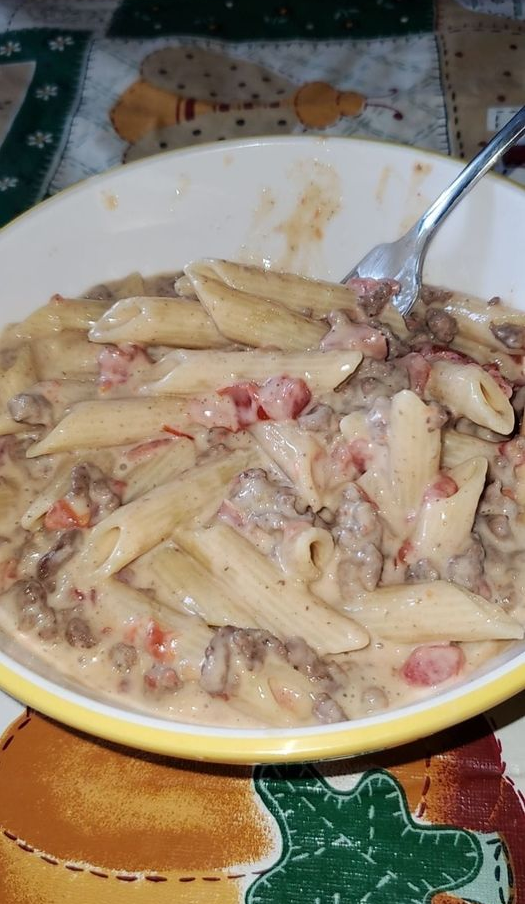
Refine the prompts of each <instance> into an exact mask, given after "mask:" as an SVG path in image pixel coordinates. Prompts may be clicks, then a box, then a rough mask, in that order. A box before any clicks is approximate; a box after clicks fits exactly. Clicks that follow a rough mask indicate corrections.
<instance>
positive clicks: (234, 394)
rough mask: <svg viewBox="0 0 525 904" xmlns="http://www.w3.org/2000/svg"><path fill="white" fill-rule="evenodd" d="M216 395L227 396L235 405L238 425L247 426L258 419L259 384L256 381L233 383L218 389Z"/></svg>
mask: <svg viewBox="0 0 525 904" xmlns="http://www.w3.org/2000/svg"><path fill="white" fill-rule="evenodd" d="M218 395H220V396H227V397H228V398H230V399H231V400H232V402H233V404H234V405H235V408H236V410H237V418H238V421H239V426H240V427H249V426H250V424H255V422H256V421H257V420H259V416H258V412H257V406H258V401H259V386H258V385H257V383H249V382H246V383H233V384H232V386H225V387H224V388H223V389H219V392H218Z"/></svg>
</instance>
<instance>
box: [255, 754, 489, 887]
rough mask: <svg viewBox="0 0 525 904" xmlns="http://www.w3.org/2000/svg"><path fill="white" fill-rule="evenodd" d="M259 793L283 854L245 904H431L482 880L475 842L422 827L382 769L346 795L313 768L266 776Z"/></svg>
mask: <svg viewBox="0 0 525 904" xmlns="http://www.w3.org/2000/svg"><path fill="white" fill-rule="evenodd" d="M255 787H256V789H257V792H258V793H259V795H260V797H261V798H262V800H263V802H264V803H265V805H266V806H267V807H268V809H269V810H270V812H271V813H272V814H273V816H274V817H275V819H276V820H277V823H278V826H279V829H280V832H281V836H282V842H283V847H282V852H281V855H280V857H279V860H278V861H277V863H276V864H275V865H274V866H273V867H272V868H271V870H270V871H269V872H268V873H266V874H265V875H263V876H261V877H259V878H258V879H257V880H256V881H255V883H254V884H253V885H252V886H251V887H250V889H249V890H248V892H247V896H246V904H277V902H285V901H286V902H287V904H296V902H297V904H393V902H396V904H430V902H431V899H432V897H433V896H434V895H435V894H436V893H437V892H439V891H442V892H444V891H452V890H454V889H459V888H461V887H462V886H466V885H467V884H468V883H471V882H472V880H474V879H475V877H476V876H477V875H478V873H479V872H480V869H481V866H482V861H483V856H482V850H481V845H480V843H479V840H478V839H477V837H476V835H474V834H473V833H471V832H467V831H464V830H463V829H455V828H449V827H446V826H426V825H421V824H419V823H416V822H415V821H414V819H413V818H412V816H411V815H410V813H409V810H408V806H407V802H406V798H405V795H404V792H403V790H402V788H401V786H400V785H399V784H398V782H397V781H396V780H395V779H394V778H393V777H392V776H391V775H390V774H389V773H388V772H385V771H383V770H373V771H371V772H367V773H366V774H365V775H364V776H363V777H362V778H361V779H360V781H359V783H358V784H357V786H356V787H355V788H354V789H353V790H351V791H338V790H334V789H333V788H332V787H330V785H329V784H328V783H327V782H326V781H325V780H324V778H322V777H321V776H320V775H319V774H318V773H317V772H316V771H315V770H314V769H313V768H312V767H311V766H302V767H299V768H297V767H262V768H261V769H260V770H259V771H258V773H257V774H256V776H255ZM485 904H492V902H489V901H486V902H485Z"/></svg>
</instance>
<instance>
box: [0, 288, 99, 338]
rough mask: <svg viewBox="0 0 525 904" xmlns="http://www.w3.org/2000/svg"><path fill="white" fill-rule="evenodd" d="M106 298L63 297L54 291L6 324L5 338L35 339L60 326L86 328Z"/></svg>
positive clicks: (48, 333)
mask: <svg viewBox="0 0 525 904" xmlns="http://www.w3.org/2000/svg"><path fill="white" fill-rule="evenodd" d="M108 304H109V302H107V301H95V300H93V299H91V298H64V297H63V296H62V295H53V297H52V298H51V300H50V301H49V302H48V304H47V305H44V306H43V307H41V308H38V309H37V310H36V311H34V312H33V313H32V314H30V315H29V317H26V319H25V320H22V322H21V323H16V324H13V325H12V326H10V327H8V329H7V333H6V334H4V337H5V338H8V339H9V338H17V339H38V338H40V337H43V336H51V335H52V334H53V333H61V332H62V330H88V329H89V328H90V327H91V326H92V325H93V324H94V323H95V322H96V321H97V320H98V319H99V318H100V317H102V314H103V313H104V311H105V310H106V308H107V307H108Z"/></svg>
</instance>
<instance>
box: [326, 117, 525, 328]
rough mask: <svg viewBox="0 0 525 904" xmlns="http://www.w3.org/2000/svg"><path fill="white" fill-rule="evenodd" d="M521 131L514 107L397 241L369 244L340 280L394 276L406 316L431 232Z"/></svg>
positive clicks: (524, 123)
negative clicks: (507, 118) (513, 110)
mask: <svg viewBox="0 0 525 904" xmlns="http://www.w3.org/2000/svg"><path fill="white" fill-rule="evenodd" d="M523 134H525V107H522V108H521V110H518V112H517V113H516V114H515V116H513V117H512V119H511V120H510V121H509V122H508V123H507V125H505V126H503V128H502V129H500V131H499V132H497V133H496V134H495V135H494V137H493V138H492V139H491V140H490V141H489V143H488V144H487V145H486V146H485V147H484V148H483V150H481V151H480V152H479V154H476V156H475V157H474V158H473V159H472V160H471V161H470V163H468V164H467V166H466V167H465V169H463V170H462V171H461V172H460V173H459V175H458V176H456V178H455V179H454V181H453V182H452V183H451V185H449V187H448V188H446V189H445V191H443V192H442V193H441V194H440V195H439V197H438V198H436V200H435V201H434V203H433V204H431V206H430V207H429V208H428V210H427V211H426V212H425V213H424V214H423V216H422V217H420V218H419V220H418V221H417V222H416V223H415V224H414V225H413V226H412V228H411V229H409V231H408V232H407V233H405V235H403V236H402V237H401V238H400V239H398V240H397V242H389V243H385V244H383V245H377V246H376V247H375V248H372V250H371V251H369V252H368V254H366V255H365V257H364V258H363V259H362V260H360V261H359V263H358V264H357V265H356V266H355V267H354V268H353V270H350V273H348V274H347V276H345V278H344V279H343V280H341V282H342V283H346V282H348V280H349V279H353V278H354V277H372V278H374V279H394V280H396V281H397V282H398V283H399V285H400V289H399V292H398V293H397V294H396V295H395V296H394V297H393V299H392V302H393V304H394V305H395V306H396V308H397V309H398V310H399V311H400V313H401V314H403V315H404V316H406V315H407V314H408V313H409V311H411V309H412V308H413V307H414V305H415V303H416V301H417V299H418V296H419V293H420V291H421V280H422V272H423V262H424V260H425V255H426V253H427V249H428V246H429V244H430V242H431V240H432V238H433V236H434V233H435V232H436V230H437V229H438V228H439V226H440V225H441V223H442V222H443V220H444V219H445V218H446V217H447V216H448V214H449V213H450V212H451V210H454V208H455V206H456V204H458V203H459V201H460V200H461V198H463V197H464V196H465V195H466V194H467V193H468V192H469V191H470V190H471V188H473V187H474V186H475V185H476V183H477V182H479V180H480V179H481V177H482V176H484V175H485V173H487V172H488V170H490V169H491V168H492V167H493V166H494V164H495V163H496V162H497V161H498V160H499V159H500V157H502V156H503V154H504V153H505V151H506V150H507V149H508V148H509V147H511V145H513V144H514V142H516V141H517V140H518V138H520V136H521V135H523Z"/></svg>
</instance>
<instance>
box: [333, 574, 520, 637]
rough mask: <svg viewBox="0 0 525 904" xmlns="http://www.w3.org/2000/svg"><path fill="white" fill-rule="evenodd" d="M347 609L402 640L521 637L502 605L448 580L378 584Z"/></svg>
mask: <svg viewBox="0 0 525 904" xmlns="http://www.w3.org/2000/svg"><path fill="white" fill-rule="evenodd" d="M346 608H347V611H348V612H349V613H350V614H351V616H352V617H353V618H355V619H357V621H359V622H361V624H363V625H364V626H365V627H366V629H367V630H368V631H370V632H371V634H373V635H375V636H377V637H380V638H383V639H384V640H394V641H396V642H398V643H438V642H440V641H450V640H452V641H477V640H511V639H515V640H519V639H521V638H522V637H523V628H522V626H521V625H520V624H519V622H517V621H516V619H514V618H512V617H511V616H510V615H508V614H507V613H506V612H505V611H504V609H502V607H501V606H498V605H497V604H496V603H492V602H490V601H489V600H486V599H484V598H483V597H482V596H477V595H476V594H474V593H470V592H469V591H468V590H465V589H464V588H462V587H457V586H456V585H455V584H451V583H450V582H448V581H432V582H430V583H422V584H410V585H400V586H393V587H380V588H379V589H378V590H375V591H374V593H370V594H367V595H366V596H363V597H362V598H361V599H360V600H359V602H358V603H357V604H356V605H350V606H347V607H346Z"/></svg>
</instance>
